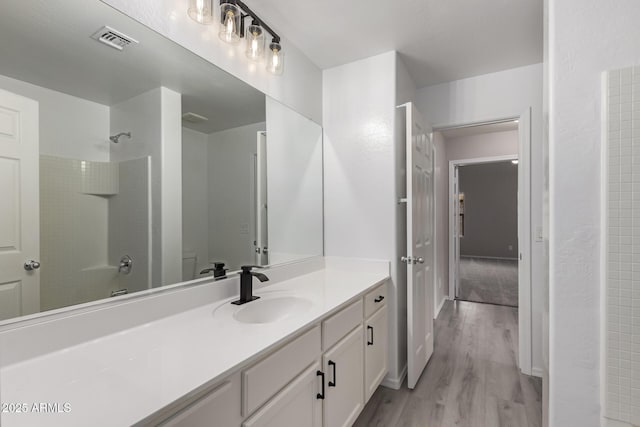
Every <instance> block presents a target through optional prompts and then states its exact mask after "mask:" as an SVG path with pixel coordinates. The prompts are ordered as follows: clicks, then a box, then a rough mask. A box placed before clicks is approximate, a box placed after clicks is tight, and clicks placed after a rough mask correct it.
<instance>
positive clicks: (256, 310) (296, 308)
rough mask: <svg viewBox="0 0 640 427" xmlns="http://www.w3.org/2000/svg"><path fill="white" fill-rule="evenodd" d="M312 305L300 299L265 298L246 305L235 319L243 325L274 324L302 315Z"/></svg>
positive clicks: (237, 312)
mask: <svg viewBox="0 0 640 427" xmlns="http://www.w3.org/2000/svg"><path fill="white" fill-rule="evenodd" d="M312 305H313V303H312V302H311V301H309V300H308V299H305V298H299V297H284V296H283V297H274V298H264V299H259V300H256V301H252V302H249V303H247V304H245V305H244V306H243V307H242V308H240V309H239V310H238V311H236V312H235V313H234V314H233V317H234V319H236V320H237V321H239V322H242V323H272V322H278V321H281V320H284V319H287V318H289V317H292V316H297V315H299V314H302V313H304V312H306V311H307V310H309V309H310V308H311V307H312Z"/></svg>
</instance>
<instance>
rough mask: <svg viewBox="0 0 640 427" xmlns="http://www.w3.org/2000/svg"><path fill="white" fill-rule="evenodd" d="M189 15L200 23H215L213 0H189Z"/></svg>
mask: <svg viewBox="0 0 640 427" xmlns="http://www.w3.org/2000/svg"><path fill="white" fill-rule="evenodd" d="M187 15H189V18H191V19H193V20H194V21H196V22H197V23H199V24H202V25H210V24H213V0H189V7H188V9H187Z"/></svg>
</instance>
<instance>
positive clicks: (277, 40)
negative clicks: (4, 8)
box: [230, 0, 280, 43]
mask: <svg viewBox="0 0 640 427" xmlns="http://www.w3.org/2000/svg"><path fill="white" fill-rule="evenodd" d="M230 3H235V4H236V6H238V7H240V9H242V11H243V12H244V13H245V15H244V16H243V17H242V24H241V25H242V31H241V34H240V37H244V18H246V17H247V16H250V17H251V18H253V20H254V21H256V22H257V23H258V25H260V26H261V27H262V28H264V29H265V30H267V32H268V33H269V34H271V37H272V38H273V43H280V36H279V35H278V34H276V32H275V31H273V30H272V29H271V27H269V26H268V25H267V24H266V23H265V22H264V21H263V20H262V19H260V17H259V16H258V15H257V14H256V13H255V12H254V11H253V10H251V8H249V6H247V5H246V4H244V2H242V1H241V0H234V1H232V2H230Z"/></svg>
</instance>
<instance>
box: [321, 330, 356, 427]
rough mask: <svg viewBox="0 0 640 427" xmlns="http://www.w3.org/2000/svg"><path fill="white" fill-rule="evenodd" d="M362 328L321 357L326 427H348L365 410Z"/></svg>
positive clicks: (351, 333)
mask: <svg viewBox="0 0 640 427" xmlns="http://www.w3.org/2000/svg"><path fill="white" fill-rule="evenodd" d="M362 338H363V336H362V324H360V325H359V326H358V327H357V328H356V329H354V330H353V331H351V332H350V333H349V334H348V335H347V336H346V337H345V338H343V339H342V340H341V341H339V342H338V343H337V344H336V345H334V346H333V347H332V348H331V349H330V350H329V351H327V352H326V353H325V354H324V356H323V357H322V366H323V370H324V373H325V377H326V379H325V381H326V397H325V401H324V423H323V425H324V426H325V427H348V426H351V425H352V424H353V423H354V422H355V421H356V418H358V415H359V414H360V411H362V408H363V407H364V393H363V389H362V384H363V378H364V370H363V366H364V363H363V362H364V355H363V344H362V343H363V339H362Z"/></svg>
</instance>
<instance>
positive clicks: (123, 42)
mask: <svg viewBox="0 0 640 427" xmlns="http://www.w3.org/2000/svg"><path fill="white" fill-rule="evenodd" d="M91 38H92V39H94V40H98V41H99V42H100V43H104V44H106V45H107V46H110V47H112V48H114V49H118V50H123V49H124V48H125V47H126V46H129V45H130V44H131V43H138V40H136V39H134V38H133V37H129V36H128V35H126V34H123V33H121V32H120V31H117V30H114V29H113V28H111V27H107V26H106V25H105V26H104V27H102V28H100V29H99V30H98V31H96V32H95V33H93V35H92V36H91Z"/></svg>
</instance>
